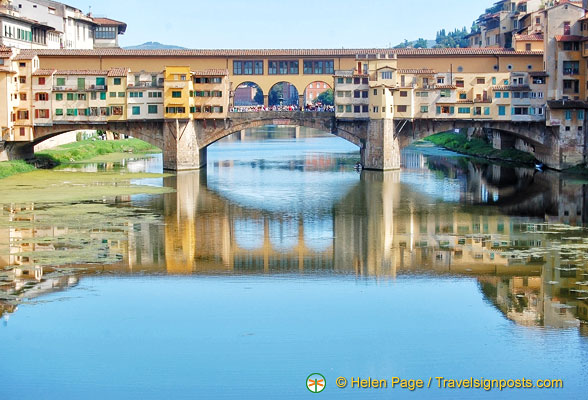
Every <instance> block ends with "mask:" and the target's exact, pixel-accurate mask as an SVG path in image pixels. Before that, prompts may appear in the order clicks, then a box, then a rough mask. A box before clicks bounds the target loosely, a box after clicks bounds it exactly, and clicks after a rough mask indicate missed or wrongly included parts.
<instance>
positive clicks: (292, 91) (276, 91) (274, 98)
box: [268, 82, 300, 107]
mask: <svg viewBox="0 0 588 400" xmlns="http://www.w3.org/2000/svg"><path fill="white" fill-rule="evenodd" d="M268 105H269V106H270V107H298V106H299V105H300V100H299V97H298V89H296V86H294V85H292V84H291V83H289V82H278V83H276V84H275V85H274V86H272V88H271V89H270V91H269V95H268Z"/></svg>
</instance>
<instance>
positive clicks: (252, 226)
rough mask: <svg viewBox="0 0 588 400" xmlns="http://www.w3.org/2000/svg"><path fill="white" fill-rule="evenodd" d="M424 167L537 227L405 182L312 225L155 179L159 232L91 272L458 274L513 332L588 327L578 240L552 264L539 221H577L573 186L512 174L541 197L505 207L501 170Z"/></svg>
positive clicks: (375, 184) (355, 188)
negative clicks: (519, 327)
mask: <svg viewBox="0 0 588 400" xmlns="http://www.w3.org/2000/svg"><path fill="white" fill-rule="evenodd" d="M406 161H407V160H406V159H405V162H406ZM408 161H409V162H408V163H407V167H408V169H409V170H410V168H411V167H414V168H415V169H418V168H417V167H418V166H419V165H421V166H422V163H423V160H422V159H421V160H420V161H419V160H417V159H416V158H415V159H412V160H408ZM218 167H219V168H222V165H220V166H218ZM429 167H431V168H433V170H434V171H435V170H436V171H439V172H443V171H444V170H447V171H449V173H448V174H446V177H447V179H449V180H451V181H452V182H454V183H455V184H458V185H464V186H465V188H462V189H463V193H466V195H464V197H463V198H459V199H457V200H458V201H459V202H462V203H467V204H471V203H474V204H475V203H483V202H484V201H486V202H489V203H490V204H496V205H497V206H500V205H501V204H504V207H505V209H507V210H509V209H514V210H515V211H516V213H520V214H522V213H521V209H522V208H523V207H528V210H529V212H528V214H529V215H532V216H534V217H538V218H534V219H529V218H528V217H509V216H507V215H504V214H502V213H500V212H499V211H498V210H497V209H494V208H492V207H483V208H482V207H475V206H468V205H467V204H466V205H462V206H458V205H457V204H456V203H437V204H432V203H434V202H432V201H431V199H430V197H429V196H428V195H427V194H426V193H424V192H416V191H415V190H414V189H413V188H414V186H413V185H406V184H404V183H403V181H404V180H405V179H406V178H405V177H403V176H402V175H401V174H400V173H398V172H389V173H380V172H364V173H363V174H362V175H361V178H360V179H359V180H358V181H357V182H356V183H355V184H353V185H350V187H349V188H348V190H346V191H345V192H344V193H343V194H342V197H341V198H339V199H337V200H336V201H335V202H334V203H333V204H326V205H324V208H323V209H321V211H320V212H317V213H315V214H308V213H306V214H304V213H301V214H297V213H296V212H292V213H283V212H275V211H272V210H271V209H265V208H264V207H263V205H260V206H259V207H253V206H251V205H250V204H248V205H240V204H238V203H236V202H235V201H231V200H229V199H227V198H226V197H224V196H221V195H220V194H219V191H218V190H211V189H210V188H209V185H208V183H207V177H206V174H205V173H204V172H194V173H181V174H179V175H177V176H174V177H169V178H165V185H166V186H171V187H174V188H176V189H177V192H176V193H171V194H166V195H163V197H153V198H151V199H150V200H148V201H150V202H151V205H150V207H151V208H153V209H157V210H161V209H163V216H162V221H161V222H163V224H161V225H160V224H152V223H144V224H140V225H135V227H134V229H131V230H130V231H129V234H128V235H129V236H128V240H127V241H123V242H120V243H116V244H115V243H112V245H111V248H110V251H111V252H114V253H117V254H120V255H121V256H122V258H123V260H122V261H121V262H120V263H115V264H112V265H107V266H105V267H104V268H102V267H101V269H103V270H112V271H116V272H119V273H136V272H141V271H145V272H148V273H149V272H153V273H160V272H166V273H169V274H225V273H234V274H282V273H285V274H300V273H302V274H316V273H319V274H336V275H346V276H356V277H362V278H369V277H375V278H382V279H389V278H395V277H397V276H399V275H403V274H423V273H424V274H440V275H465V276H467V277H472V278H473V277H477V279H478V281H479V285H480V288H481V290H482V291H483V293H484V294H485V295H486V296H487V297H488V298H489V299H490V300H491V301H492V302H493V303H494V304H496V306H497V307H498V308H499V309H500V310H501V311H502V312H504V313H505V315H507V316H508V317H509V318H511V319H513V320H515V321H517V322H519V323H523V324H528V325H536V324H546V325H551V326H560V327H565V326H570V325H572V326H573V325H577V324H578V322H577V321H578V320H577V318H580V319H582V320H588V316H587V315H586V313H587V310H588V303H587V301H586V298H585V297H586V296H584V295H583V293H585V290H586V289H588V287H587V285H585V284H583V282H585V281H587V280H588V278H587V275H586V274H587V272H588V268H587V266H586V261H585V260H584V259H583V256H582V254H584V252H585V251H586V248H585V243H584V242H585V241H584V240H583V239H580V240H577V239H576V242H573V243H575V245H574V246H572V248H575V250H574V249H572V250H571V251H568V252H567V253H566V254H562V253H561V251H560V249H561V242H562V238H564V239H565V237H570V238H573V237H574V236H578V235H579V233H578V232H577V231H570V232H569V233H566V232H567V231H564V232H561V233H560V234H557V235H555V236H554V235H550V234H546V233H544V232H543V231H545V230H548V229H553V227H551V226H549V225H547V224H545V222H546V221H548V222H557V221H561V222H565V223H571V224H576V223H581V222H582V219H583V217H584V214H583V210H584V207H585V204H586V202H585V201H584V199H585V196H584V190H585V189H584V186H582V185H569V184H567V183H565V182H561V181H560V180H559V179H557V180H556V181H555V182H553V181H550V179H552V178H553V177H551V176H550V175H541V176H536V175H533V174H531V175H528V171H524V170H521V171H518V172H516V173H517V174H518V176H520V177H521V179H522V180H523V182H525V179H527V181H528V179H533V184H534V185H535V184H537V183H538V182H539V181H540V182H539V183H541V185H542V186H541V187H542V188H545V190H544V191H543V192H541V193H535V191H528V192H526V191H525V188H524V187H518V189H520V190H519V191H518V193H519V194H520V193H523V194H525V193H526V194H528V195H529V198H520V199H519V203H518V204H515V203H514V201H515V198H516V195H510V193H511V192H512V193H517V191H516V190H514V189H513V187H514V188H517V185H524V184H521V183H520V182H519V183H517V182H514V181H511V179H510V178H509V174H507V172H508V171H506V170H498V171H497V170H496V168H495V167H493V166H484V165H474V164H472V163H469V164H468V165H464V166H461V167H458V168H456V167H455V165H453V167H452V168H453V169H450V168H451V165H444V164H443V163H442V162H440V164H438V165H429ZM460 168H461V169H460ZM409 173H410V171H407V172H405V173H403V174H405V175H407V174H409ZM433 173H434V172H433ZM497 173H499V174H500V175H498V176H497V175H496V174H497ZM464 174H465V175H466V176H467V179H463V175H464ZM526 174H527V175H526ZM503 177H507V178H508V179H503ZM449 187H450V189H451V188H452V186H449ZM452 190H453V189H452ZM484 193H486V195H485V194H484ZM545 206H547V207H546V208H545ZM324 210H327V211H324ZM546 210H547V211H546ZM578 211H580V213H578ZM557 213H560V214H557ZM9 234H11V233H9ZM19 234H21V235H22V234H23V233H22V232H20V233H19ZM570 240H571V239H570ZM0 243H5V241H3V240H0ZM570 243H572V242H570ZM22 264H23V265H22V266H21V268H20V269H23V270H26V269H27V263H26V262H25V261H23V262H22ZM84 273H92V272H91V271H89V272H88V271H86V272H84ZM20 279H21V281H22V280H23V279H25V280H27V279H29V280H31V281H32V280H33V277H32V276H31V277H30V278H26V277H22V276H21V277H20Z"/></svg>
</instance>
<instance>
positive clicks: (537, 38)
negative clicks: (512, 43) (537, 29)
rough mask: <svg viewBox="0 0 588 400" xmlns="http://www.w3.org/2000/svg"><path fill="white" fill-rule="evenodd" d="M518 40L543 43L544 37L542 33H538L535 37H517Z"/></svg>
mask: <svg viewBox="0 0 588 400" xmlns="http://www.w3.org/2000/svg"><path fill="white" fill-rule="evenodd" d="M515 39H516V40H520V41H522V42H542V41H543V35H542V34H540V33H536V34H533V35H515Z"/></svg>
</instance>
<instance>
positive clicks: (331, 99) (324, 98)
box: [314, 89, 335, 106]
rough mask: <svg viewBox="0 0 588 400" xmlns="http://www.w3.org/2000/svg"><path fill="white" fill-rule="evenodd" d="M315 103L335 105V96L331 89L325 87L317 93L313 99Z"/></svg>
mask: <svg viewBox="0 0 588 400" xmlns="http://www.w3.org/2000/svg"><path fill="white" fill-rule="evenodd" d="M314 102H315V103H321V104H322V105H325V106H333V105H335V96H334V94H333V89H327V90H325V91H324V92H322V93H321V94H319V95H318V96H317V97H316V99H314Z"/></svg>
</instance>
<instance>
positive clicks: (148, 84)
mask: <svg viewBox="0 0 588 400" xmlns="http://www.w3.org/2000/svg"><path fill="white" fill-rule="evenodd" d="M182 83H183V82H182ZM129 87H130V88H162V87H163V82H160V83H155V82H135V83H129ZM182 87H184V86H182Z"/></svg>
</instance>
